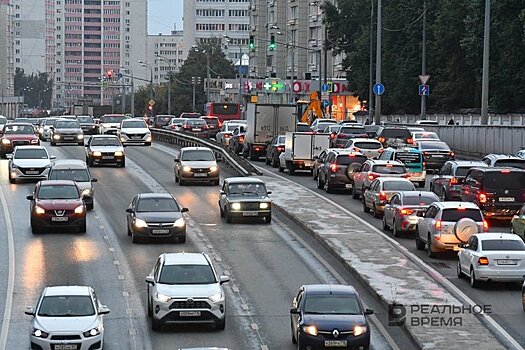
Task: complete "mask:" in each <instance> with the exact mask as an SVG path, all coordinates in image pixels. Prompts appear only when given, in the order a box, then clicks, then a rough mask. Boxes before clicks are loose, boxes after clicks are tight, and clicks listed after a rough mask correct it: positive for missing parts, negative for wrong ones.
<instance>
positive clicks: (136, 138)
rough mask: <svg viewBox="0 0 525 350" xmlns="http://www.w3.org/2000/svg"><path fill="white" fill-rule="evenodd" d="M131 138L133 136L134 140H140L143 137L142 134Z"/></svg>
mask: <svg viewBox="0 0 525 350" xmlns="http://www.w3.org/2000/svg"><path fill="white" fill-rule="evenodd" d="M131 138H132V139H133V140H140V139H141V138H142V137H140V136H132V137H131Z"/></svg>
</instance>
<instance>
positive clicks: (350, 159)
mask: <svg viewBox="0 0 525 350" xmlns="http://www.w3.org/2000/svg"><path fill="white" fill-rule="evenodd" d="M367 160H368V158H367V157H366V156H361V155H355V154H350V155H346V154H341V155H338V156H337V160H336V163H337V164H339V165H349V164H352V163H359V164H363V163H364V162H366V161H367Z"/></svg>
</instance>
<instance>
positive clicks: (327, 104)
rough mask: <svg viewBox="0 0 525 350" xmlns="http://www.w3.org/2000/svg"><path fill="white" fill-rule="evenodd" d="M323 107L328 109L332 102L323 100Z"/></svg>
mask: <svg viewBox="0 0 525 350" xmlns="http://www.w3.org/2000/svg"><path fill="white" fill-rule="evenodd" d="M321 106H323V108H326V107H328V106H330V101H328V100H323V102H321Z"/></svg>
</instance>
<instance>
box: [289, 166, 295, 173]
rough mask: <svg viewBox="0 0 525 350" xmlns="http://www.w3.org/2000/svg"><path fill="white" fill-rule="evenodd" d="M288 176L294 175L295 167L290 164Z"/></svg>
mask: <svg viewBox="0 0 525 350" xmlns="http://www.w3.org/2000/svg"><path fill="white" fill-rule="evenodd" d="M288 174H290V175H295V165H294V164H293V163H290V165H289V166H288Z"/></svg>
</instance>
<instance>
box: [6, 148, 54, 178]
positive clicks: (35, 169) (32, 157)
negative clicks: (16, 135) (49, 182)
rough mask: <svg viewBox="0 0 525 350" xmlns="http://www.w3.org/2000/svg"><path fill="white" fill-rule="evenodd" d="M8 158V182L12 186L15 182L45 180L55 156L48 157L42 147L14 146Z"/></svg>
mask: <svg viewBox="0 0 525 350" xmlns="http://www.w3.org/2000/svg"><path fill="white" fill-rule="evenodd" d="M8 158H9V164H8V173H9V175H8V176H9V182H10V183H12V184H14V183H16V181H17V180H26V179H27V180H43V179H46V178H47V174H48V173H49V168H51V160H52V159H55V156H50V155H49V154H48V153H47V150H46V149H45V148H44V147H42V146H16V147H15V151H14V152H13V154H11V155H8Z"/></svg>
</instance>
